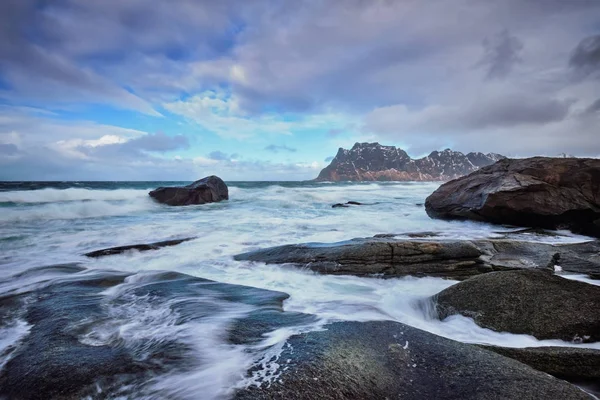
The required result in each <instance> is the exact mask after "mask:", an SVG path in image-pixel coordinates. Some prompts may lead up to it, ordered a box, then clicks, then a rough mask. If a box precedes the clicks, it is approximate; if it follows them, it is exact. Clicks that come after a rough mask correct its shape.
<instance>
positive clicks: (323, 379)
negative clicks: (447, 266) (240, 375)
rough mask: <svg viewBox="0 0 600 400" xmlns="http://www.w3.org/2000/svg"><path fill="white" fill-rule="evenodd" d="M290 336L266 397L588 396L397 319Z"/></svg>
mask: <svg viewBox="0 0 600 400" xmlns="http://www.w3.org/2000/svg"><path fill="white" fill-rule="evenodd" d="M325 329H326V330H323V331H318V332H310V333H305V334H301V335H296V336H293V337H291V338H290V339H289V340H288V344H289V346H286V348H285V350H284V351H283V354H281V356H280V357H279V360H278V361H277V362H278V363H279V364H280V365H281V367H280V369H279V371H278V373H279V375H278V376H277V377H276V379H274V381H273V382H270V383H265V384H263V385H261V386H260V387H256V386H251V387H249V388H245V389H242V390H239V391H238V392H237V393H236V394H235V395H234V398H235V399H237V400H250V399H252V400H255V399H258V400H262V399H289V400H297V399H324V400H329V399H336V400H339V399H385V398H387V399H415V400H416V399H419V400H421V399H457V400H458V399H461V400H462V399H480V400H485V399H495V400H496V399H519V400H521V399H582V400H583V399H590V397H589V395H587V394H586V393H584V392H583V391H582V390H580V389H579V388H577V387H575V386H573V385H571V384H569V383H567V382H565V381H562V380H559V379H556V378H554V377H552V376H550V375H548V374H546V373H543V372H540V371H536V370H534V369H533V368H531V367H529V366H527V365H525V364H522V363H520V362H517V361H515V360H512V359H510V358H507V357H503V356H501V355H498V354H496V353H494V352H491V351H488V350H485V349H482V348H480V347H478V346H475V345H469V344H464V343H460V342H455V341H453V340H449V339H445V338H442V337H439V336H436V335H433V334H431V333H428V332H424V331H421V330H419V329H416V328H412V327H409V326H406V325H404V324H400V323H397V322H390V321H378V322H364V323H361V322H338V323H333V324H330V325H327V326H326V327H325Z"/></svg>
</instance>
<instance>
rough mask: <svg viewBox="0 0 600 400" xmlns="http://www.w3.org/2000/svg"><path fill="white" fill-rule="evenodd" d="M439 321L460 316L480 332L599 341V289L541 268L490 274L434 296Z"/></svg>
mask: <svg viewBox="0 0 600 400" xmlns="http://www.w3.org/2000/svg"><path fill="white" fill-rule="evenodd" d="M433 300H434V302H435V303H436V310H437V312H438V316H439V318H440V319H444V318H446V317H448V316H450V315H453V314H461V315H464V316H466V317H470V318H473V320H474V321H475V322H476V323H477V324H478V325H480V326H482V327H484V328H489V329H493V330H495V331H498V332H510V333H517V334H526V335H532V336H535V337H536V338H538V339H562V340H565V341H574V342H596V341H599V340H600V313H599V312H598V310H599V309H600V287H599V286H594V285H590V284H587V283H583V282H578V281H573V280H569V279H565V278H561V277H560V276H556V275H553V274H552V273H551V272H548V271H544V270H519V271H501V272H492V273H489V274H485V275H480V276H475V277H473V278H471V279H468V280H466V281H464V282H460V283H458V284H456V285H454V286H451V287H449V288H447V289H445V290H442V291H441V292H440V293H438V294H437V295H435V296H433Z"/></svg>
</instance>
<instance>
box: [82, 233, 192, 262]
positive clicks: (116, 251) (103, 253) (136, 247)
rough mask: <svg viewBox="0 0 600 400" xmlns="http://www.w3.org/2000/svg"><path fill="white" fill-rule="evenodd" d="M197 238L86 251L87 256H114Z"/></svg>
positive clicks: (155, 248) (173, 244) (174, 244)
mask: <svg viewBox="0 0 600 400" xmlns="http://www.w3.org/2000/svg"><path fill="white" fill-rule="evenodd" d="M193 239H195V238H193V237H190V238H184V239H173V240H164V241H162V242H154V243H143V244H130V245H127V246H118V247H110V248H108V249H102V250H96V251H91V252H89V253H85V254H84V256H86V257H92V258H97V257H104V256H112V255H115V254H121V253H125V252H126V251H131V250H136V251H148V250H158V249H160V248H162V247H169V246H176V245H178V244H180V243H183V242H187V241H190V240H193Z"/></svg>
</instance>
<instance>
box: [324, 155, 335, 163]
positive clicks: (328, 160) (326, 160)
mask: <svg viewBox="0 0 600 400" xmlns="http://www.w3.org/2000/svg"><path fill="white" fill-rule="evenodd" d="M333 159H334V157H333V156H329V157H327V158H326V159H325V162H331V161H332V160H333Z"/></svg>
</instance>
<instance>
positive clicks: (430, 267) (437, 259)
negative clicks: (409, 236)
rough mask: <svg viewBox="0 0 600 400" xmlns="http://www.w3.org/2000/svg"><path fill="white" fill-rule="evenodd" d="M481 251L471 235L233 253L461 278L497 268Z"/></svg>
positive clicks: (364, 271)
mask: <svg viewBox="0 0 600 400" xmlns="http://www.w3.org/2000/svg"><path fill="white" fill-rule="evenodd" d="M480 255H481V251H480V250H479V249H478V248H477V247H475V245H473V243H471V242H468V241H438V242H430V241H411V240H390V239H386V238H369V239H354V240H350V241H347V242H340V243H332V244H322V243H307V244H296V245H286V246H279V247H273V248H269V249H263V250H256V251H253V252H249V253H244V254H238V255H236V256H235V257H234V258H235V259H236V260H239V261H259V262H264V263H267V264H298V265H300V266H302V267H306V268H309V269H311V270H313V271H316V272H320V273H323V274H335V275H345V274H349V275H357V276H365V275H373V274H382V275H384V276H406V275H412V276H438V277H444V278H452V279H458V280H460V279H465V278H468V277H470V276H473V275H477V274H480V273H482V272H488V271H492V270H493V268H492V267H489V266H486V265H484V264H483V262H482V261H481V260H480V259H479V256H480ZM499 268H500V269H502V267H499Z"/></svg>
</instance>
